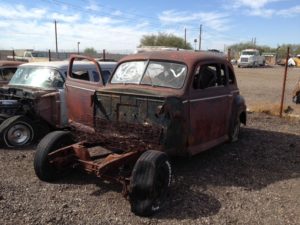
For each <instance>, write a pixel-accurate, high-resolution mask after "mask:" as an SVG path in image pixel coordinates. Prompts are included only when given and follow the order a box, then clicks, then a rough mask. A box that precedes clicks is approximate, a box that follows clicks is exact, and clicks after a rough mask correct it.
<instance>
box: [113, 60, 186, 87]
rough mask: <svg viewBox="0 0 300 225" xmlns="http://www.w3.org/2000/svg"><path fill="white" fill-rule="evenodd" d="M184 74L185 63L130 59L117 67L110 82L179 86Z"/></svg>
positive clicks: (181, 83) (181, 84) (182, 81)
mask: <svg viewBox="0 0 300 225" xmlns="http://www.w3.org/2000/svg"><path fill="white" fill-rule="evenodd" d="M186 74H187V67H186V65H184V64H180V63H175V62H165V61H163V62H162V61H150V62H149V63H148V61H131V62H124V63H122V64H121V65H120V66H119V67H118V68H117V70H116V72H115V73H114V75H113V77H112V79H111V83H124V84H142V85H152V86H160V87H170V88H181V87H182V86H183V83H184V80H185V77H186Z"/></svg>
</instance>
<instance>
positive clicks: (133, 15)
mask: <svg viewBox="0 0 300 225" xmlns="http://www.w3.org/2000/svg"><path fill="white" fill-rule="evenodd" d="M54 20H57V29H58V49H59V51H76V50H77V42H80V49H82V50H83V49H84V48H87V47H94V48H95V49H96V50H97V51H99V52H100V51H102V49H106V50H107V51H110V52H130V51H134V50H135V49H136V46H137V45H138V44H139V41H140V39H141V37H142V36H143V35H145V34H157V33H158V32H165V33H172V34H174V35H177V36H180V37H184V29H185V28H186V30H187V41H189V42H190V43H191V44H192V45H193V46H194V39H196V38H197V39H198V37H199V27H200V24H202V26H203V27H202V29H203V31H202V49H204V50H205V49H211V48H215V49H219V50H223V49H224V46H228V45H230V44H233V43H239V42H246V41H251V39H252V38H256V42H257V44H261V45H269V46H271V47H276V46H277V45H278V44H283V43H291V44H300V28H299V21H300V1H299V0H219V1H217V0H210V1H195V0H185V1H182V0H180V1H179V0H172V1H170V0H169V1H168V0H165V1H163V0H152V1H148V2H143V1H129V0H122V1H116V0H102V1H99V0H39V1H34V0H31V1H25V0H10V1H7V0H0V29H1V36H0V49H20V48H22V49H24V48H33V49H36V50H47V49H51V50H54V49H55V38H54ZM197 46H198V43H197Z"/></svg>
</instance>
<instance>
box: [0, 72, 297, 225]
mask: <svg viewBox="0 0 300 225" xmlns="http://www.w3.org/2000/svg"><path fill="white" fill-rule="evenodd" d="M236 73H237V79H238V83H239V87H240V89H241V93H242V94H243V95H244V96H245V98H246V101H247V104H248V107H249V108H250V109H251V108H252V109H253V108H254V109H255V108H257V107H269V106H271V105H272V104H277V103H278V104H279V102H280V94H281V87H282V76H283V68H281V67H276V68H261V69H246V68H243V69H239V68H236ZM299 75H300V69H290V70H289V75H288V80H287V92H286V105H290V106H291V107H292V108H293V109H294V111H293V113H294V114H296V115H300V105H294V104H293V103H291V101H290V99H291V96H290V95H291V90H292V88H293V87H294V86H295V82H296V81H297V80H298V79H299ZM299 146H300V120H296V119H291V118H283V119H281V118H278V117H274V116H270V115H266V114H262V113H251V114H248V124H247V126H246V127H243V128H242V130H241V138H240V140H239V142H237V143H234V144H224V145H221V146H219V147H216V148H214V149H212V150H210V151H207V152H204V153H202V154H200V155H198V156H196V157H191V158H184V159H172V166H173V172H174V178H173V182H172V188H171V191H170V195H169V196H168V199H167V203H166V205H165V207H164V208H163V209H162V211H160V212H159V213H157V214H156V215H154V216H153V217H151V218H142V217H137V216H135V215H134V214H132V213H131V212H130V206H129V202H128V201H127V200H126V199H125V198H123V197H122V195H121V186H120V185H118V184H113V183H107V182H103V181H101V180H99V179H97V178H95V177H93V176H89V175H86V174H83V173H80V172H77V173H73V174H71V175H70V176H68V177H66V178H64V179H63V180H60V181H59V182H56V183H45V182H41V181H40V180H38V178H37V177H36V176H35V174H34V170H33V157H34V153H35V151H34V149H35V146H30V147H28V148H27V149H23V150H8V149H0V224H1V225H2V224H14V225H15V224H272V225H273V224H274V225H276V224H284V225H286V224H300V147H299Z"/></svg>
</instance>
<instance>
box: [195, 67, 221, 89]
mask: <svg viewBox="0 0 300 225" xmlns="http://www.w3.org/2000/svg"><path fill="white" fill-rule="evenodd" d="M219 73H220V70H219V68H218V65H217V64H206V65H201V66H198V67H197V68H196V71H195V75H194V81H193V87H194V89H205V88H208V87H214V86H218V76H219Z"/></svg>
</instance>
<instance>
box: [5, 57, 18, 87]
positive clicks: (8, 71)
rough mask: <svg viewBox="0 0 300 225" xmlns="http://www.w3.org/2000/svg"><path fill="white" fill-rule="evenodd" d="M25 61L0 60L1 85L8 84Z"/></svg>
mask: <svg viewBox="0 0 300 225" xmlns="http://www.w3.org/2000/svg"><path fill="white" fill-rule="evenodd" d="M23 63H24V62H19V61H8V60H0V86H2V85H4V84H7V83H8V82H9V81H10V79H11V78H12V76H13V75H14V73H15V72H16V70H17V68H18V66H19V65H21V64H23Z"/></svg>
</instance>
